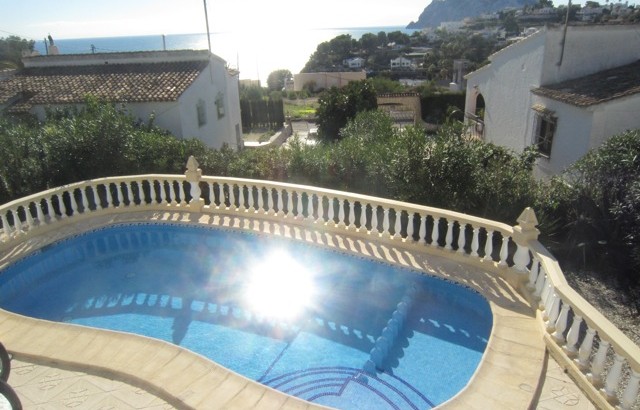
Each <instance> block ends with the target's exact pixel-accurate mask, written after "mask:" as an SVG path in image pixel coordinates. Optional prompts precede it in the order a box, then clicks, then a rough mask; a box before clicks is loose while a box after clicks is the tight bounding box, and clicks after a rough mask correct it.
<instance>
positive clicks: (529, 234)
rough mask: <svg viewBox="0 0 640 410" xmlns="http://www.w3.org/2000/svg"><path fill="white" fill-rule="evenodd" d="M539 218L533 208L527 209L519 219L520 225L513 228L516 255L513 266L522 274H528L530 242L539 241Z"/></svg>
mask: <svg viewBox="0 0 640 410" xmlns="http://www.w3.org/2000/svg"><path fill="white" fill-rule="evenodd" d="M536 225H538V218H536V214H535V212H534V211H533V209H532V208H525V210H524V211H522V213H521V214H520V216H519V217H518V225H516V226H514V227H513V241H514V242H515V243H516V246H517V248H516V253H515V254H514V255H513V266H514V267H515V268H516V270H518V271H520V272H526V270H527V265H528V264H529V247H528V245H527V244H528V243H529V241H535V240H537V239H538V235H539V234H540V231H538V229H536Z"/></svg>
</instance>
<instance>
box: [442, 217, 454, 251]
mask: <svg viewBox="0 0 640 410" xmlns="http://www.w3.org/2000/svg"><path fill="white" fill-rule="evenodd" d="M452 242H453V221H451V220H449V221H447V234H446V235H445V237H444V248H445V249H446V250H448V251H450V250H452V249H453V246H452Z"/></svg>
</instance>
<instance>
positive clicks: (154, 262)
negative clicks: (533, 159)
mask: <svg viewBox="0 0 640 410" xmlns="http://www.w3.org/2000/svg"><path fill="white" fill-rule="evenodd" d="M52 295H55V296H54V297H52ZM0 306H1V307H2V308H4V309H6V310H9V311H13V312H16V313H20V314H25V315H28V316H32V317H38V318H42V319H49V320H55V321H63V322H68V323H75V324H81V325H88V326H94V327H101V328H106V329H112V330H119V331H126V332H132V333H138V334H143V335H146V336H151V337H155V338H158V339H162V340H166V341H169V342H173V343H176V344H178V345H180V346H182V347H185V348H187V349H190V350H192V351H195V352H197V353H200V354H202V355H204V356H206V357H209V358H211V359H212V360H214V361H216V362H218V363H220V364H222V365H223V366H225V367H227V368H229V369H231V370H233V371H236V372H238V373H240V374H243V375H245V376H247V377H249V378H252V379H254V380H257V381H259V382H261V383H263V384H265V385H268V386H271V387H274V388H276V389H278V390H281V391H283V392H286V393H288V394H293V395H295V396H298V397H301V398H303V399H305V400H309V401H312V402H315V403H318V404H324V405H328V406H333V407H338V408H342V409H352V408H392V409H403V408H407V409H412V408H429V407H433V406H435V405H438V404H440V403H442V402H444V401H446V400H447V399H449V398H451V397H452V396H454V395H455V394H456V393H457V392H459V391H460V390H461V389H462V388H463V387H464V386H465V385H466V384H467V382H468V381H469V379H470V377H471V376H472V375H473V373H474V371H475V369H476V368H477V366H478V364H479V362H480V360H481V358H482V355H483V352H484V350H485V348H486V344H487V339H488V338H489V333H490V331H491V326H492V315H491V311H490V308H489V305H488V303H487V302H486V300H485V299H484V298H483V297H481V296H480V295H479V294H477V293H476V292H474V291H472V290H470V289H467V288H464V287H462V286H459V285H456V284H453V283H450V282H447V281H443V280H440V279H437V278H433V277H429V276H424V275H419V274H417V273H416V272H414V271H411V270H407V269H402V268H398V267H394V266H391V265H388V264H384V263H379V262H376V261H372V260H369V259H364V258H357V257H354V256H351V255H347V254H343V253H339V252H335V251H332V250H328V249H325V248H319V247H316V246H311V245H308V244H305V243H301V242H296V241H292V240H288V239H285V238H278V237H272V236H263V235H257V234H250V233H245V232H237V231H230V230H221V229H214V228H204V227H190V226H184V225H171V224H130V225H116V226H112V227H109V228H104V229H100V230H96V231H91V232H88V233H86V234H83V235H79V236H76V237H73V238H70V239H67V240H64V241H61V242H59V243H56V244H54V245H51V246H48V247H46V248H44V249H42V250H40V251H39V252H37V253H35V254H33V255H31V256H30V257H28V258H25V259H24V260H21V261H19V262H17V263H15V264H13V265H12V266H10V267H8V268H7V269H5V270H4V271H3V272H1V273H0Z"/></svg>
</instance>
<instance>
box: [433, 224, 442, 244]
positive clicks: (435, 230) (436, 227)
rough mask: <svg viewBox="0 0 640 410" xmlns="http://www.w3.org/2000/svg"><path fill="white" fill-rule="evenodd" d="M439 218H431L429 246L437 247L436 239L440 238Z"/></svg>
mask: <svg viewBox="0 0 640 410" xmlns="http://www.w3.org/2000/svg"><path fill="white" fill-rule="evenodd" d="M440 219H441V218H440V217H437V218H435V217H434V218H433V228H432V229H431V246H438V237H439V236H440V232H439V227H440Z"/></svg>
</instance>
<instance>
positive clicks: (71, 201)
mask: <svg viewBox="0 0 640 410" xmlns="http://www.w3.org/2000/svg"><path fill="white" fill-rule="evenodd" d="M67 193H68V194H69V204H70V205H71V215H69V216H74V215H75V214H77V213H78V203H77V202H76V192H75V189H72V190H71V191H67Z"/></svg>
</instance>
